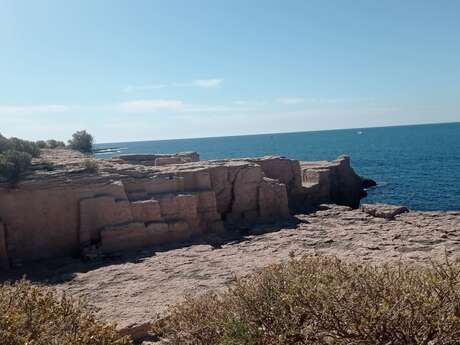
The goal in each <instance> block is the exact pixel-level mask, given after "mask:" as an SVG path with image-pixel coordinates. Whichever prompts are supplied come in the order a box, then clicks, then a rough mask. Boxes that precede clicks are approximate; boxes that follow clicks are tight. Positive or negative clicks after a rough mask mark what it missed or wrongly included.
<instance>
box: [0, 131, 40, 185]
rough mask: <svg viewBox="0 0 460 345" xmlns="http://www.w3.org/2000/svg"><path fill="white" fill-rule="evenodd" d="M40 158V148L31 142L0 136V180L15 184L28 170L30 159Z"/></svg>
mask: <svg viewBox="0 0 460 345" xmlns="http://www.w3.org/2000/svg"><path fill="white" fill-rule="evenodd" d="M39 156H40V148H39V147H38V145H37V144H36V143H34V142H32V141H27V140H22V139H19V138H9V139H7V138H5V137H4V136H2V135H1V134H0V178H3V179H5V180H7V181H8V182H10V183H16V182H17V181H18V180H20V179H21V177H22V176H23V175H24V173H25V172H26V171H27V170H28V169H29V167H30V164H31V161H32V158H35V157H39Z"/></svg>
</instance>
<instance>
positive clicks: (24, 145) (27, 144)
mask: <svg viewBox="0 0 460 345" xmlns="http://www.w3.org/2000/svg"><path fill="white" fill-rule="evenodd" d="M8 141H9V143H10V145H9V150H11V151H20V152H27V153H28V154H30V155H31V156H32V157H38V156H40V148H39V147H38V145H37V144H36V143H34V142H33V141H28V140H22V139H19V138H14V137H13V138H9V139H8Z"/></svg>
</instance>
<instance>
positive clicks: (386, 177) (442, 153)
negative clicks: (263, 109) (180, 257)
mask: <svg viewBox="0 0 460 345" xmlns="http://www.w3.org/2000/svg"><path fill="white" fill-rule="evenodd" d="M113 146H115V147H118V148H120V151H121V152H122V153H172V152H179V151H197V152H199V153H200V155H201V158H202V159H219V158H228V157H249V156H263V155H272V154H277V155H282V156H286V157H289V158H293V159H299V160H324V159H327V160H330V159H335V158H336V157H337V156H339V155H341V154H347V155H350V156H351V159H352V166H353V167H354V168H355V170H356V172H357V173H358V174H360V175H362V176H367V177H370V178H372V179H374V180H376V181H377V183H378V186H377V187H375V188H372V189H370V190H369V195H368V197H367V198H366V199H364V200H363V201H364V202H383V203H390V204H399V205H406V206H408V207H409V208H411V209H414V210H460V123H448V124H432V125H415V126H397V127H380V128H363V129H359V128H357V129H344V130H332V131H318V132H299V133H283V134H263V135H247V136H235V137H219V138H202V139H180V140H162V141H139V142H129V143H126V142H125V143H110V144H99V145H98V147H113ZM99 157H101V158H103V157H106V156H105V155H104V154H99Z"/></svg>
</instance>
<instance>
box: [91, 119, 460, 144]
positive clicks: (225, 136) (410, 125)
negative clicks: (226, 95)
mask: <svg viewBox="0 0 460 345" xmlns="http://www.w3.org/2000/svg"><path fill="white" fill-rule="evenodd" d="M449 124H453V125H455V124H460V121H455V122H430V123H410V124H399V125H388V126H371V127H348V128H329V129H317V130H306V131H304V130H299V131H289V132H264V133H247V134H233V135H219V136H217V135H216V136H209V137H189V138H165V139H139V140H126V141H112V142H98V141H97V140H96V142H95V144H96V145H108V144H123V143H133V142H149V141H175V140H193V139H213V138H233V137H246V136H257V135H272V134H273V135H276V134H296V133H314V132H329V131H343V130H360V129H362V130H366V129H374V128H391V127H412V126H432V125H449ZM96 139H97V138H96Z"/></svg>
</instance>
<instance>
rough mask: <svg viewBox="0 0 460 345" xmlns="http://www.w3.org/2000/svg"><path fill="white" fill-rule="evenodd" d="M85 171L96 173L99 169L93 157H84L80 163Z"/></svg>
mask: <svg viewBox="0 0 460 345" xmlns="http://www.w3.org/2000/svg"><path fill="white" fill-rule="evenodd" d="M82 168H83V169H84V171H85V172H89V173H97V172H98V171H99V166H98V163H97V161H96V160H95V159H85V160H84V161H83V163H82Z"/></svg>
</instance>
